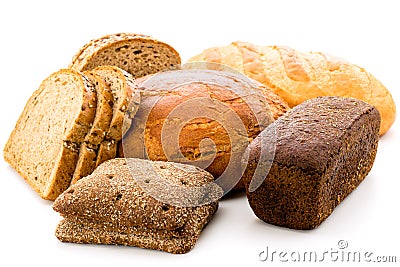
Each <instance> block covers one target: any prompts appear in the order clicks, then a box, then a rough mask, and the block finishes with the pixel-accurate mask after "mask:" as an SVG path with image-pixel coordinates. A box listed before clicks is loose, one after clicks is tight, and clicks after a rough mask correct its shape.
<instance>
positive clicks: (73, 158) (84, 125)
mask: <svg viewBox="0 0 400 267" xmlns="http://www.w3.org/2000/svg"><path fill="white" fill-rule="evenodd" d="M95 110H96V93H95V91H94V87H93V85H92V84H91V83H90V81H89V80H88V78H87V77H86V76H84V75H83V74H81V73H79V72H77V71H74V70H60V71H58V72H55V73H53V74H52V75H50V76H49V77H48V78H46V79H45V80H44V81H43V82H42V84H41V85H40V87H39V89H38V90H36V91H35V92H34V93H33V95H32V96H31V98H30V99H29V100H28V102H27V104H26V106H25V108H24V111H23V112H22V114H21V116H20V117H19V119H18V121H17V123H16V125H15V129H14V130H13V132H12V133H11V135H10V137H9V139H8V142H7V144H6V146H5V148H4V158H5V160H6V161H7V162H8V163H10V165H11V166H12V167H13V168H14V169H15V170H16V171H17V172H18V173H19V174H20V175H21V176H22V177H23V178H24V179H25V180H26V181H27V182H28V183H29V184H30V186H31V187H32V188H33V189H34V190H35V191H36V192H37V193H39V195H40V196H41V197H42V198H44V199H49V200H54V199H55V198H56V197H57V196H58V195H59V194H61V193H62V192H63V191H64V190H65V189H67V188H68V186H69V184H70V181H71V178H72V175H73V173H74V169H75V165H76V162H77V160H78V151H79V147H80V145H81V144H82V143H83V141H84V139H85V136H86V133H87V132H88V131H89V129H90V128H91V124H92V123H93V120H94V116H95Z"/></svg>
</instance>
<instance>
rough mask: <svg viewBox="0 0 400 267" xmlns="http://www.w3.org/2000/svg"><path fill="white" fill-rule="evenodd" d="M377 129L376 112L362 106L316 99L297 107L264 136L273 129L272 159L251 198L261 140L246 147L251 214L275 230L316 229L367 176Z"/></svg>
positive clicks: (343, 100)
mask: <svg viewBox="0 0 400 267" xmlns="http://www.w3.org/2000/svg"><path fill="white" fill-rule="evenodd" d="M379 125H380V116H379V112H378V111H377V110H376V109H375V108H374V107H373V106H371V105H369V104H367V103H365V102H363V101H360V100H355V99H349V98H340V97H320V98H315V99H311V100H309V101H306V102H304V103H303V104H300V105H299V106H297V107H295V108H294V109H293V110H292V111H291V112H289V113H288V114H287V115H284V116H283V117H281V118H280V119H278V120H277V121H276V122H275V123H274V124H273V125H271V126H270V127H268V128H267V129H266V130H264V131H266V132H267V131H271V129H272V127H273V126H274V127H276V128H275V129H276V133H277V142H276V151H275V159H274V161H273V164H272V167H271V170H270V171H269V173H268V175H267V177H266V179H265V180H264V182H263V183H262V184H261V186H260V187H259V188H258V189H256V190H255V191H253V192H250V190H249V184H250V179H251V177H252V175H253V173H254V169H255V166H256V165H257V162H258V159H259V157H260V142H261V135H260V137H257V138H256V139H255V140H254V141H253V142H252V143H251V145H250V146H249V149H250V164H249V165H248V168H247V170H246V173H245V177H244V180H245V184H246V188H247V190H246V191H247V197H248V200H249V203H250V206H251V208H252V209H253V211H254V213H255V214H256V215H257V216H258V217H259V218H260V219H262V220H263V221H265V222H268V223H271V224H275V225H279V226H285V227H289V228H294V229H312V228H315V227H317V226H318V225H319V224H321V222H322V221H323V220H325V219H326V218H327V217H328V216H329V215H330V214H331V213H332V211H333V209H334V208H335V207H336V206H337V205H338V204H339V203H340V202H341V201H342V200H343V199H344V198H345V197H346V196H347V195H348V194H350V193H351V192H352V191H353V190H354V189H355V188H356V187H357V186H358V184H359V183H361V181H362V180H363V179H364V178H365V176H366V175H367V174H368V172H369V171H370V169H371V167H372V164H373V162H374V159H375V155H376V151H377V145H378V137H379Z"/></svg>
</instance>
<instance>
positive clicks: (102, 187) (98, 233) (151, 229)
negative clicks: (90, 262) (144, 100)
mask: <svg viewBox="0 0 400 267" xmlns="http://www.w3.org/2000/svg"><path fill="white" fill-rule="evenodd" d="M149 170H151V171H149ZM152 172H153V173H155V174H156V176H157V175H158V176H159V177H155V176H154V174H153V175H152ZM158 178H160V179H158ZM213 179H214V178H213V177H212V175H211V174H209V173H208V172H206V171H204V170H202V169H200V168H197V167H194V166H189V165H183V164H179V163H172V162H153V161H148V160H141V159H112V160H109V161H107V162H105V163H103V164H102V165H100V166H99V167H98V168H97V169H96V170H95V171H94V172H93V173H92V174H91V175H90V176H88V177H86V178H85V179H81V180H79V181H78V182H77V183H76V184H74V185H73V186H71V187H70V188H69V189H68V190H67V191H65V192H64V193H63V194H62V195H60V196H59V197H58V198H57V199H56V201H55V202H54V204H53V209H54V210H55V211H57V212H59V213H60V214H61V215H62V216H63V217H64V219H63V220H62V221H61V222H60V223H59V225H58V226H57V230H56V236H57V238H58V239H59V240H61V241H63V242H75V243H95V244H121V245H129V246H137V247H142V248H149V249H157V250H162V251H167V252H171V253H186V252H188V251H189V250H190V249H191V248H192V247H193V246H194V245H195V243H196V241H197V239H198V237H199V235H200V233H201V231H202V229H203V228H204V226H205V225H206V224H207V223H208V222H209V221H210V220H211V218H212V216H213V214H214V213H215V212H216V210H217V207H218V199H219V197H220V196H221V195H222V193H223V192H222V189H221V188H219V187H218V186H216V185H215V187H204V188H203V190H199V191H198V192H200V194H191V196H192V199H191V200H189V199H190V197H187V195H186V194H185V193H186V191H190V190H191V189H194V188H196V189H197V188H199V187H200V188H202V186H204V185H206V184H207V185H208V184H209V183H211V182H212V181H213ZM162 181H167V182H168V183H170V185H172V186H173V187H175V188H178V189H181V190H183V191H179V190H175V193H177V195H174V194H173V193H172V194H170V191H169V190H165V189H164V190H159V189H158V188H159V187H164V184H163V182H162ZM143 184H145V185H146V187H144V186H143ZM156 188H157V196H156V195H154V192H155V191H152V189H156ZM149 190H151V191H149ZM163 191H168V192H164V193H165V195H168V197H171V201H174V200H178V201H179V200H182V203H184V202H186V201H188V200H189V202H191V203H192V204H193V203H198V204H199V205H193V206H174V205H171V204H169V203H165V202H162V201H159V200H157V199H156V198H158V197H159V196H162V195H163ZM173 192H174V190H173ZM182 192H183V194H180V193H182ZM205 199H207V201H205ZM200 204H202V205H200Z"/></svg>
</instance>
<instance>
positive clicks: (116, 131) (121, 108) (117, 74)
mask: <svg viewBox="0 0 400 267" xmlns="http://www.w3.org/2000/svg"><path fill="white" fill-rule="evenodd" d="M93 72H94V73H96V74H97V75H98V76H99V77H101V78H102V79H103V80H104V82H105V83H106V85H107V86H108V87H109V88H110V89H111V92H112V94H113V98H114V106H113V116H112V119H111V122H110V127H109V130H108V131H107V132H106V134H105V138H104V140H103V141H102V142H101V143H100V146H99V150H98V155H97V162H96V165H97V166H98V165H100V164H101V163H102V162H104V161H106V160H108V159H112V158H115V157H116V154H117V143H118V141H119V140H121V139H122V136H123V134H124V133H125V132H126V131H127V130H128V129H129V127H130V125H131V119H132V118H133V117H134V116H135V114H136V112H137V110H138V107H139V103H140V93H139V90H138V86H137V84H136V82H135V80H134V78H133V77H132V75H130V74H129V73H127V72H126V71H124V70H122V69H120V68H118V67H115V66H100V67H97V68H95V69H94V70H93ZM125 115H126V116H125ZM125 117H126V119H125Z"/></svg>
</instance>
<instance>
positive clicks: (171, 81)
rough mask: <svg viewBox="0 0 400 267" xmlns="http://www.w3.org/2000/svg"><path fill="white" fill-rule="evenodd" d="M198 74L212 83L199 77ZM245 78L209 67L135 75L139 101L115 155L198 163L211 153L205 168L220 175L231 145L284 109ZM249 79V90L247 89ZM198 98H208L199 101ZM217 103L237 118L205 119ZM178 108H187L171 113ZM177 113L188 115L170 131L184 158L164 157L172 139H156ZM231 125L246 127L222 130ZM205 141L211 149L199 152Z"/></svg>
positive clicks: (254, 132) (274, 97)
mask: <svg viewBox="0 0 400 267" xmlns="http://www.w3.org/2000/svg"><path fill="white" fill-rule="evenodd" d="M202 76H204V77H202ZM210 76H211V77H212V78H209V77H210ZM192 77H197V78H196V79H199V80H200V82H188V81H189V80H190V79H191V78H192ZM203 78H204V79H213V81H212V83H211V82H206V81H205V80H203V81H202V79H203ZM245 79H246V81H244V80H243V78H241V77H239V76H236V75H235V74H232V73H228V72H222V71H210V70H187V71H179V70H178V71H171V72H163V73H159V74H156V75H153V76H151V75H150V76H146V77H142V78H139V79H138V81H137V82H138V84H139V86H140V88H141V89H142V95H141V96H142V99H141V105H140V107H139V111H138V113H137V114H136V116H135V119H134V121H133V124H132V127H131V128H130V130H129V131H128V132H127V134H126V135H125V136H124V139H123V146H122V147H123V149H120V151H119V156H120V157H123V156H125V157H138V158H146V157H148V158H149V159H151V160H164V161H167V160H168V161H175V162H182V163H188V164H198V162H199V161H207V160H209V159H210V158H211V157H212V156H211V155H212V154H213V153H212V152H213V151H215V152H216V153H215V158H214V159H213V161H212V163H211V164H210V165H209V166H208V167H207V168H206V170H207V171H209V172H210V173H211V174H212V175H213V176H214V177H215V178H218V177H220V176H221V174H223V173H224V171H225V170H226V168H227V166H228V164H229V161H230V157H231V151H232V147H234V149H235V151H238V150H240V148H239V147H240V146H241V145H242V143H243V142H247V143H248V142H250V141H251V140H252V139H253V138H255V137H256V136H257V134H259V133H260V131H261V130H263V129H264V128H265V127H266V126H267V125H268V124H270V123H271V122H272V121H273V120H274V119H275V118H278V117H279V116H281V115H282V114H283V113H284V112H286V111H287V110H288V109H289V107H288V105H287V104H286V103H285V101H283V100H282V99H281V98H280V97H279V96H277V95H276V94H275V93H273V92H272V91H271V90H269V89H268V88H267V87H266V86H264V85H261V84H259V83H252V81H250V80H248V78H245ZM249 83H251V88H248V86H249ZM235 90H236V92H235ZM257 93H258V94H259V96H258V95H257ZM257 97H260V99H258V98H257ZM204 99H210V101H208V102H205V100H204ZM189 103H192V104H189ZM220 103H222V104H220ZM220 105H224V106H225V107H227V108H229V111H231V112H232V113H235V114H236V115H237V118H238V120H235V121H232V120H231V119H229V118H228V116H225V117H224V116H223V115H221V116H220V115H219V114H218V115H216V116H217V117H220V118H219V121H218V118H207V116H206V115H205V114H206V112H207V111H210V110H211V112H212V111H214V110H216V109H217V108H219V107H220ZM256 105H257V106H260V107H261V106H262V107H261V109H262V111H261V112H259V113H257V111H255V110H252V109H253V108H254V106H256ZM179 109H181V110H183V109H187V111H185V114H180V115H179V114H178V115H172V114H173V112H176V111H177V110H179ZM218 112H219V113H220V114H228V112H220V111H218ZM256 113H257V116H258V117H256ZM191 114H192V115H191ZM182 116H186V117H190V118H193V119H192V120H189V121H187V122H186V124H185V125H184V127H182V129H179V127H177V128H176V129H174V132H178V133H179V148H180V152H181V153H182V154H183V156H184V158H177V157H171V155H170V156H169V158H168V157H167V154H166V152H165V151H168V150H170V149H173V148H174V147H172V144H173V143H172V142H170V141H168V142H165V141H164V142H163V141H162V131H163V129H164V130H165V125H166V123H171V122H175V124H176V125H179V124H180V122H181V121H182V122H183V121H184V119H183V117H182ZM234 123H239V124H241V125H243V127H244V128H245V131H247V133H243V134H244V135H247V136H246V137H245V138H243V135H239V137H238V138H236V137H235V136H236V135H238V134H237V132H236V131H238V129H233V130H230V132H229V130H227V129H229V127H233V125H234ZM234 128H235V127H234ZM172 134H174V133H164V135H165V136H168V138H171V136H172ZM235 138H236V139H235ZM205 139H211V140H212V141H213V142H214V144H215V148H214V147H212V146H210V147H207V148H206V149H207V150H210V152H209V151H205V152H204V153H203V154H202V153H201V151H200V143H201V142H202V140H205ZM231 139H232V140H231ZM233 139H235V140H233ZM246 145H247V144H246ZM144 146H145V147H144ZM122 150H123V151H122ZM196 161H197V162H196ZM239 176H240V174H239ZM239 178H240V177H239ZM243 188H244V185H243V183H242V182H240V183H239V184H238V185H237V186H236V189H243Z"/></svg>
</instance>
